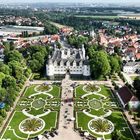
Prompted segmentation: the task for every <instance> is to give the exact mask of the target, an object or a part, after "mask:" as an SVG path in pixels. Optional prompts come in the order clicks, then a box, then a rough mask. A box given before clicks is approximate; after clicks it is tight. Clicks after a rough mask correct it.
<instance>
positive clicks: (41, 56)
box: [26, 46, 49, 72]
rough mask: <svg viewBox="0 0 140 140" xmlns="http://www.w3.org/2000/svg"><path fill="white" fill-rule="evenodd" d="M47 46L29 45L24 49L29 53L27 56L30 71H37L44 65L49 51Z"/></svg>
mask: <svg viewBox="0 0 140 140" xmlns="http://www.w3.org/2000/svg"><path fill="white" fill-rule="evenodd" d="M48 48H49V47H48ZM48 48H46V47H45V46H31V47H29V48H28V49H27V50H26V51H27V52H28V53H29V55H28V57H27V61H28V65H29V67H30V69H31V70H32V71H34V72H37V71H39V70H40V69H41V68H42V67H44V62H45V60H46V58H47V55H48V52H49V49H48Z"/></svg>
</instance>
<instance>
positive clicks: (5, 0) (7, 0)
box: [0, 0, 140, 3]
mask: <svg viewBox="0 0 140 140" xmlns="http://www.w3.org/2000/svg"><path fill="white" fill-rule="evenodd" d="M16 2H74V3H75V2H88V3H89V2H93V3H94V2H96V3H110V2H111V3H140V0H0V3H16Z"/></svg>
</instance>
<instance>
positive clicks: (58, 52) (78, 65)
mask: <svg viewBox="0 0 140 140" xmlns="http://www.w3.org/2000/svg"><path fill="white" fill-rule="evenodd" d="M66 73H69V74H70V76H71V77H83V78H89V77H90V65H89V60H88V56H87V57H86V56H85V48H84V46H83V47H82V48H80V49H75V48H61V49H58V48H55V49H54V52H53V54H52V56H50V57H49V59H48V62H47V64H46V75H47V76H48V77H49V78H50V79H53V78H55V77H57V76H62V77H63V76H65V74H66Z"/></svg>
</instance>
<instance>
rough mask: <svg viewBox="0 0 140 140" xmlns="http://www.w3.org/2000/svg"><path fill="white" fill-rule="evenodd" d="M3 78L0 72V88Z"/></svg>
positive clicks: (3, 75)
mask: <svg viewBox="0 0 140 140" xmlns="http://www.w3.org/2000/svg"><path fill="white" fill-rule="evenodd" d="M4 78H5V74H4V73H2V72H0V87H1V85H2V80H3V79H4Z"/></svg>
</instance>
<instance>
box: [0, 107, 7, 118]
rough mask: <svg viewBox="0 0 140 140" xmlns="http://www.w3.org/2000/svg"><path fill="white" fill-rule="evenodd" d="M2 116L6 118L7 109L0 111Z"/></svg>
mask: <svg viewBox="0 0 140 140" xmlns="http://www.w3.org/2000/svg"><path fill="white" fill-rule="evenodd" d="M0 115H1V116H2V117H3V118H5V117H6V111H5V109H0Z"/></svg>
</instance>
